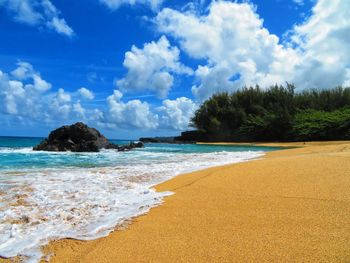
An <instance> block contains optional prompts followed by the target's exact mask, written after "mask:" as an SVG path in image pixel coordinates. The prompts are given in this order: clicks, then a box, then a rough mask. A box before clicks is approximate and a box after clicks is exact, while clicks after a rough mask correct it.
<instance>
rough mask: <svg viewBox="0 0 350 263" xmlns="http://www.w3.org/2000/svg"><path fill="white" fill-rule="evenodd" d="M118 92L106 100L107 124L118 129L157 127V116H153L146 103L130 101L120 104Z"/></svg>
mask: <svg viewBox="0 0 350 263" xmlns="http://www.w3.org/2000/svg"><path fill="white" fill-rule="evenodd" d="M122 97H123V94H122V93H121V92H120V91H119V90H114V93H113V94H112V95H110V96H109V97H108V98H107V105H108V115H107V122H109V123H111V124H114V125H115V126H116V127H118V128H141V129H154V128H156V127H157V126H158V115H156V114H153V113H152V112H151V110H150V107H149V105H148V103H147V102H141V101H140V100H130V101H128V102H126V103H124V102H122V100H121V98H122Z"/></svg>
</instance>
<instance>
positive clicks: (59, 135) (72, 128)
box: [33, 122, 118, 152]
mask: <svg viewBox="0 0 350 263" xmlns="http://www.w3.org/2000/svg"><path fill="white" fill-rule="evenodd" d="M102 148H105V149H118V145H116V144H113V143H111V142H110V141H109V140H108V139H107V138H106V137H104V136H103V135H102V134H101V133H100V132H99V131H98V130H96V129H94V128H90V127H88V126H87V125H86V124H84V123H82V122H77V123H75V124H73V125H69V126H62V127H60V128H58V129H56V130H54V131H52V132H51V133H50V135H49V137H48V138H47V139H45V140H43V141H42V142H41V143H40V144H39V145H37V146H35V147H34V148H33V150H34V151H57V152H62V151H72V152H98V151H99V150H100V149H102Z"/></svg>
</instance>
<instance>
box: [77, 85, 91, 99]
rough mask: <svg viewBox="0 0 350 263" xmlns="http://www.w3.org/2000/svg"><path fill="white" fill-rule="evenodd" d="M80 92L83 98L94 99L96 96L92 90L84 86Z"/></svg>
mask: <svg viewBox="0 0 350 263" xmlns="http://www.w3.org/2000/svg"><path fill="white" fill-rule="evenodd" d="M78 92H79V95H80V96H81V97H82V98H83V99H87V100H93V99H94V97H95V96H94V94H93V93H92V91H91V90H89V89H87V88H84V87H82V88H80V89H79V90H78Z"/></svg>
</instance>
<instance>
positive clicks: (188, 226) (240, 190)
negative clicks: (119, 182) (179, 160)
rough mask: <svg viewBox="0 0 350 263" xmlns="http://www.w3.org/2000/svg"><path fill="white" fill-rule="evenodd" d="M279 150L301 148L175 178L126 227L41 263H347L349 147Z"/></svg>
mask: <svg viewBox="0 0 350 263" xmlns="http://www.w3.org/2000/svg"><path fill="white" fill-rule="evenodd" d="M269 145H271V144H269ZM272 145H273V146H278V145H280V144H272ZM287 146H303V147H302V148H295V149H288V150H281V151H275V152H270V153H268V154H267V155H266V157H264V159H261V160H255V161H250V162H246V163H240V164H235V165H228V166H223V167H216V168H211V169H207V170H204V171H199V172H194V173H190V174H185V175H181V176H178V177H176V178H174V179H172V180H170V181H167V182H165V183H163V184H161V185H159V186H157V187H156V188H157V190H158V191H173V192H175V194H174V195H173V196H170V197H167V198H166V199H165V203H164V204H163V205H162V206H160V207H157V208H154V209H152V210H151V211H150V212H149V213H148V214H147V215H144V216H140V217H138V218H136V219H134V220H133V222H132V224H130V225H129V226H128V229H127V230H123V231H114V232H113V233H111V234H110V235H109V236H108V237H106V238H102V239H98V240H94V241H88V242H84V241H77V240H60V241H55V242H51V243H50V244H49V245H48V246H47V247H45V248H44V250H45V251H46V252H47V253H52V255H53V256H52V257H51V260H50V262H89V263H90V262H350V142H336V143H334V142H330V143H307V144H306V145H304V144H303V143H299V144H298V143H295V144H287Z"/></svg>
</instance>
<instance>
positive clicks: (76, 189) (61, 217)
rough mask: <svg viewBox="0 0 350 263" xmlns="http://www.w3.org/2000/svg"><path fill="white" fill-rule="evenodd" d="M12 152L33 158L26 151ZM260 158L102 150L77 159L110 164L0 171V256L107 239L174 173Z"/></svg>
mask: <svg viewBox="0 0 350 263" xmlns="http://www.w3.org/2000/svg"><path fill="white" fill-rule="evenodd" d="M12 150H13V151H15V152H16V153H27V154H28V153H29V154H36V152H33V151H31V150H29V148H22V149H12ZM0 151H2V152H3V151H7V150H6V149H1V150H0ZM8 151H11V150H10V149H8ZM65 154H66V155H67V153H65ZM263 154H264V153H263V152H250V151H244V152H225V151H221V152H212V153H189V154H178V153H157V152H147V151H142V150H141V151H134V152H128V153H123V154H118V153H117V152H112V151H103V152H101V153H94V154H92V155H90V154H83V155H82V156H88V157H91V156H94V157H93V158H92V159H93V161H96V160H97V159H98V158H104V159H106V158H109V162H110V164H111V166H108V167H94V168H43V169H37V170H21V169H20V170H11V171H3V172H0V200H1V202H0V203H1V206H0V213H1V217H0V255H1V256H3V257H14V256H17V255H22V256H26V257H28V260H30V261H34V262H35V261H39V260H40V258H41V256H42V254H41V251H40V247H41V246H43V245H45V244H47V242H49V241H50V240H53V239H61V238H74V239H83V240H89V239H96V238H99V237H102V236H106V235H108V234H109V233H110V232H111V231H112V230H113V229H115V227H116V226H117V225H119V224H121V223H123V222H125V221H126V220H128V219H130V218H132V217H134V216H138V215H141V214H144V213H147V211H149V209H150V208H152V207H154V206H157V205H159V204H161V203H162V201H163V197H165V196H167V195H170V194H171V193H170V192H156V191H155V190H154V189H153V188H152V187H153V186H154V185H156V184H159V183H161V182H163V181H166V180H168V179H170V178H172V177H174V176H175V175H177V174H181V173H186V172H191V171H194V170H199V169H204V168H208V167H211V166H219V165H225V164H229V163H237V162H243V161H247V160H251V159H254V158H259V157H261V156H262V155H263ZM68 155H69V154H68ZM115 160H117V162H115ZM112 164H113V165H112Z"/></svg>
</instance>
